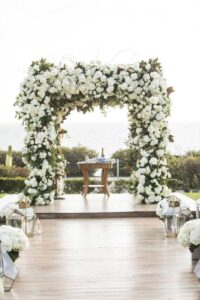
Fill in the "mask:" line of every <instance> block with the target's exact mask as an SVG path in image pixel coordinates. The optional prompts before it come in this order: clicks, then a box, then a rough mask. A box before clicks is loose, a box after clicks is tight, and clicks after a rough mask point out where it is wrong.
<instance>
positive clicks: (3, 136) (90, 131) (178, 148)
mask: <svg viewBox="0 0 200 300" xmlns="http://www.w3.org/2000/svg"><path fill="white" fill-rule="evenodd" d="M169 127H170V130H171V133H172V134H173V135H174V139H175V142H174V143H171V144H170V145H169V151H170V152H171V153H173V154H184V153H185V152H187V151H189V150H200V122H171V123H170V124H169ZM63 128H65V129H67V131H68V134H67V136H65V137H64V138H63V143H62V145H63V146H66V147H73V146H78V145H82V146H86V147H89V148H91V149H95V150H96V151H97V152H98V153H100V152H101V149H102V148H104V152H105V155H106V156H110V155H111V154H112V153H113V152H115V151H116V150H118V149H123V148H126V142H127V140H128V132H129V131H128V123H126V122H107V121H106V122H67V121H66V122H65V123H64V124H63ZM24 136H25V132H24V129H23V127H22V125H21V124H20V123H16V124H15V123H0V149H2V150H6V149H7V148H8V146H9V145H12V148H13V150H21V149H22V148H23V140H24Z"/></svg>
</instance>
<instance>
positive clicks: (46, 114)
mask: <svg viewBox="0 0 200 300" xmlns="http://www.w3.org/2000/svg"><path fill="white" fill-rule="evenodd" d="M172 91H173V89H172V88H167V86H166V82H165V80H164V79H163V74H162V69H161V66H160V63H159V62H158V60H157V59H154V60H153V59H150V60H149V61H147V62H144V61H142V62H140V63H136V64H133V65H100V64H95V63H94V64H85V63H76V64H74V65H73V66H67V65H64V64H63V65H61V64H60V65H58V66H56V65H54V64H52V63H48V62H47V61H46V60H44V59H42V60H40V61H36V62H33V63H32V64H31V66H30V68H29V71H28V76H27V78H26V79H25V80H24V82H23V83H22V85H21V91H20V94H19V96H18V98H17V101H16V105H17V107H18V112H17V115H18V117H19V119H21V120H22V122H23V124H24V126H25V129H26V131H27V134H26V138H25V148H24V150H23V157H24V161H25V162H26V163H27V164H28V166H29V167H30V170H31V172H30V176H29V178H28V179H27V180H26V181H25V183H26V190H25V194H26V195H27V196H29V197H30V198H31V200H32V202H33V204H35V205H45V204H49V203H51V202H52V201H53V193H52V192H53V190H54V185H53V181H54V174H55V169H56V168H57V166H58V165H61V164H62V165H63V166H64V163H65V162H64V159H63V156H62V155H60V153H59V149H60V139H59V131H60V128H61V127H60V126H61V124H62V122H63V121H64V119H65V118H66V117H67V116H68V115H69V114H70V112H71V111H72V110H74V109H76V110H77V111H82V112H84V113H85V112H87V111H91V110H93V109H94V107H95V106H99V107H100V108H101V109H102V110H103V109H105V108H106V107H108V106H120V107H122V106H123V105H127V106H128V109H129V121H130V146H131V147H132V148H135V149H136V150H137V154H138V161H137V166H136V167H137V170H136V172H134V173H133V176H132V179H133V188H134V193H135V194H136V196H137V199H138V200H139V201H140V202H142V203H154V202H158V201H160V200H162V199H164V198H165V197H167V196H168V195H169V193H170V192H169V189H168V187H167V186H166V179H167V178H169V177H170V174H169V171H168V168H167V162H166V158H165V154H166V147H167V143H168V137H169V131H168V122H167V117H168V116H169V113H170V98H169V94H170V93H171V92H172ZM58 154H59V155H58Z"/></svg>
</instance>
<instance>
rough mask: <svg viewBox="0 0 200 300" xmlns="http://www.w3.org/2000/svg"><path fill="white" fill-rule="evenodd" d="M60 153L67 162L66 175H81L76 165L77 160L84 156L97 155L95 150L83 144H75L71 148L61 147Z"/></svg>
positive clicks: (81, 159)
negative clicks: (75, 145)
mask: <svg viewBox="0 0 200 300" xmlns="http://www.w3.org/2000/svg"><path fill="white" fill-rule="evenodd" d="M62 153H63V155H64V157H65V159H66V161H67V162H68V165H67V170H66V171H67V175H68V176H70V177H79V176H82V174H81V171H80V169H79V168H78V165H77V163H78V162H80V161H84V160H85V158H86V156H88V157H89V158H94V157H97V156H98V154H97V152H96V150H93V149H89V148H87V147H84V146H77V147H72V148H67V147H62ZM93 173H94V172H93Z"/></svg>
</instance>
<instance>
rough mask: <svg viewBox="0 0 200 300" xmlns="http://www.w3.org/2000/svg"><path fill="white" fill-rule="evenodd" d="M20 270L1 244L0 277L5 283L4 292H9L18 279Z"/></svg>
mask: <svg viewBox="0 0 200 300" xmlns="http://www.w3.org/2000/svg"><path fill="white" fill-rule="evenodd" d="M17 274H18V270H17V268H16V266H15V265H14V263H13V261H12V259H11V258H10V256H9V255H8V253H7V252H5V251H4V250H2V248H1V242H0V277H1V279H2V281H3V286H4V291H5V292H9V291H10V290H11V288H12V286H13V283H14V281H15V279H16V277H17Z"/></svg>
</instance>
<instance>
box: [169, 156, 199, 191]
mask: <svg viewBox="0 0 200 300" xmlns="http://www.w3.org/2000/svg"><path fill="white" fill-rule="evenodd" d="M167 160H168V166H169V170H170V173H171V176H172V178H171V179H170V180H169V181H168V182H169V183H170V181H171V182H172V180H176V183H177V189H184V190H185V191H189V190H190V189H198V190H199V189H200V152H195V151H190V152H188V153H186V154H185V155H184V156H177V155H176V156H173V155H168V158H167ZM174 182H175V181H174Z"/></svg>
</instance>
